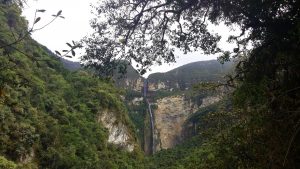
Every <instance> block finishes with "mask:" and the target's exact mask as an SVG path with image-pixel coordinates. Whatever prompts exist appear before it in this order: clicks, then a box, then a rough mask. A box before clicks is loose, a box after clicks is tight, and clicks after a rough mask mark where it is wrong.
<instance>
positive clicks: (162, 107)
mask: <svg viewBox="0 0 300 169" xmlns="http://www.w3.org/2000/svg"><path fill="white" fill-rule="evenodd" d="M220 99H221V96H207V97H205V98H203V99H202V102H201V105H197V104H196V103H194V102H193V101H192V99H191V98H187V97H186V96H185V95H177V96H170V97H165V98H162V99H159V100H157V101H156V107H157V108H156V109H155V110H154V119H155V121H154V124H155V135H154V139H155V151H158V150H160V149H168V148H172V147H174V146H175V145H176V144H178V143H180V142H181V141H182V140H183V139H184V133H183V127H184V123H185V122H186V120H187V119H188V118H189V116H190V115H191V114H193V113H195V112H196V111H197V110H198V109H199V108H202V107H206V106H208V105H211V104H213V103H216V102H218V101H219V100H220Z"/></svg>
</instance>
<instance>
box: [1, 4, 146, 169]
mask: <svg viewBox="0 0 300 169" xmlns="http://www.w3.org/2000/svg"><path fill="white" fill-rule="evenodd" d="M20 14H21V10H20V9H19V7H18V6H16V5H4V4H2V3H0V25H1V27H0V46H5V45H6V44H10V43H12V42H14V37H15V36H19V35H20V34H21V33H24V32H25V31H26V30H27V22H26V21H25V20H24V18H21V17H20ZM120 94H121V93H120V91H119V90H117V89H116V88H114V87H113V84H111V83H108V82H105V81H102V80H100V79H96V78H95V77H93V76H92V75H90V74H88V73H87V72H84V71H77V72H73V73H71V72H69V71H67V70H66V69H65V68H64V67H63V65H62V63H61V62H60V61H59V59H56V58H54V57H52V56H49V53H48V51H46V50H45V48H44V47H42V46H41V45H39V44H38V43H37V42H35V41H34V40H32V39H31V38H30V37H26V38H25V39H24V40H22V41H20V42H19V43H16V44H14V45H11V46H5V47H1V48H0V134H1V136H0V168H1V169H2V168H4V169H6V168H15V167H16V166H19V168H48V169H51V168H53V169H54V168H55V169H70V168H72V169H76V168H78V169H82V168H88V169H93V168H95V169H98V168H107V169H112V168H141V167H140V161H141V157H142V156H141V154H140V151H139V149H138V148H135V150H134V151H133V152H132V153H129V152H127V151H125V150H124V149H123V148H121V147H118V146H115V145H113V144H110V143H109V142H108V135H109V133H108V131H107V130H106V129H105V127H104V126H103V124H102V123H101V122H97V118H98V117H99V112H102V111H107V110H108V111H109V112H115V113H116V118H117V120H118V121H119V122H122V123H123V124H125V126H127V127H128V128H129V131H130V132H131V135H132V136H133V138H132V141H133V142H136V141H137V140H136V138H135V136H134V135H135V134H134V129H133V127H132V126H133V125H131V122H130V121H129V118H128V117H127V113H126V108H125V106H124V105H123V103H122V101H121V99H120Z"/></svg>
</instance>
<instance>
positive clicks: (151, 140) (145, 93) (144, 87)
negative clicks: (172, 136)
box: [143, 79, 155, 154]
mask: <svg viewBox="0 0 300 169" xmlns="http://www.w3.org/2000/svg"><path fill="white" fill-rule="evenodd" d="M147 92H148V80H147V79H145V81H144V86H143V95H144V98H145V100H146V102H147V104H148V110H149V117H150V128H151V138H150V147H151V150H150V151H151V154H154V151H155V144H154V117H153V112H152V109H151V103H150V102H149V100H148V98H147Z"/></svg>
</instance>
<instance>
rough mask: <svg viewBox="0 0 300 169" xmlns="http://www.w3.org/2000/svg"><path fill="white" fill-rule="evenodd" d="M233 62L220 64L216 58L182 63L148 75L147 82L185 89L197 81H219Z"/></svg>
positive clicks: (230, 68)
mask: <svg viewBox="0 0 300 169" xmlns="http://www.w3.org/2000/svg"><path fill="white" fill-rule="evenodd" d="M232 67H233V63H232V62H227V63H225V64H220V63H219V62H218V61H217V60H210V61H199V62H194V63H190V64H186V65H183V66H181V67H178V68H176V69H173V70H171V71H168V72H166V73H154V74H151V75H149V77H148V83H149V84H158V85H159V84H160V86H166V88H180V89H185V88H189V87H191V86H192V85H193V84H195V83H199V82H213V81H220V80H222V77H223V76H224V75H225V74H226V73H229V71H230V70H232Z"/></svg>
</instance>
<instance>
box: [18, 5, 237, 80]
mask: <svg viewBox="0 0 300 169" xmlns="http://www.w3.org/2000/svg"><path fill="white" fill-rule="evenodd" d="M97 1H98V0H28V3H27V5H25V7H24V9H23V16H25V17H26V19H27V20H28V22H29V23H30V25H31V24H32V23H33V20H34V14H35V11H36V10H37V9H45V10H46V12H45V13H38V16H39V17H41V21H40V22H38V24H37V25H36V28H39V27H42V26H43V25H45V24H47V23H48V22H49V21H50V20H51V19H52V18H53V17H52V16H51V15H53V14H56V13H57V12H58V11H59V10H62V16H64V17H65V19H57V20H55V21H54V22H53V23H51V24H50V25H49V26H47V27H45V28H44V29H42V30H40V31H37V32H34V33H33V35H32V37H33V38H34V39H35V40H36V41H38V42H39V43H41V44H42V45H44V46H46V47H47V48H49V49H50V50H52V51H55V50H58V51H61V50H63V49H68V47H67V45H66V42H71V41H72V40H74V41H78V40H80V39H81V38H82V37H84V36H86V35H88V34H89V33H91V32H92V29H91V28H90V26H89V20H90V19H91V18H93V14H92V12H91V11H92V7H91V6H90V4H96V3H97ZM209 29H211V30H212V31H214V32H215V33H218V34H219V35H221V36H222V37H223V38H222V39H221V43H220V45H221V47H222V49H227V50H231V49H232V48H233V45H232V44H229V43H227V42H226V39H227V37H228V36H229V34H237V32H238V31H237V30H231V29H229V28H227V27H226V26H224V25H222V24H221V25H219V26H210V27H209ZM82 54H83V53H82V52H79V53H77V55H79V56H80V55H82ZM176 56H177V59H176V63H171V64H163V65H161V66H153V67H152V68H151V71H150V72H148V73H146V74H145V76H148V75H149V74H150V73H154V72H166V71H169V70H172V69H174V68H176V67H179V66H182V65H184V64H187V63H191V62H196V61H201V60H212V59H216V58H217V57H218V56H217V55H204V54H202V52H195V53H189V54H187V55H184V54H183V53H181V52H179V51H178V52H176ZM72 60H73V61H78V58H77V59H76V58H74V59H72Z"/></svg>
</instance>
